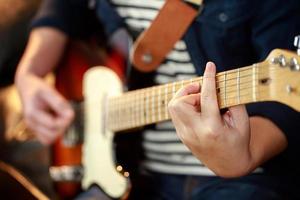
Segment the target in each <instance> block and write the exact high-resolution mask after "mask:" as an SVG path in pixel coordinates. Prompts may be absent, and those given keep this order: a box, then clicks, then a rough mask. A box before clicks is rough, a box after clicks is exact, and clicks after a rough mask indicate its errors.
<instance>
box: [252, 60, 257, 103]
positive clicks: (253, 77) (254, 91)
mask: <svg viewBox="0 0 300 200" xmlns="http://www.w3.org/2000/svg"><path fill="white" fill-rule="evenodd" d="M256 67H257V66H256V65H254V66H253V67H252V70H253V74H252V79H253V83H252V85H253V86H255V78H256V77H255V73H256ZM253 100H254V101H256V87H253Z"/></svg>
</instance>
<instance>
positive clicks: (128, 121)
mask: <svg viewBox="0 0 300 200" xmlns="http://www.w3.org/2000/svg"><path fill="white" fill-rule="evenodd" d="M264 91H265V90H260V91H257V92H256V93H257V94H261V93H264ZM252 94H253V93H252V92H251V93H247V94H245V95H242V96H241V99H243V97H246V98H247V97H250V96H251V97H250V98H247V99H246V100H241V102H240V103H237V102H235V103H232V104H228V105H227V106H225V105H224V107H230V106H232V105H239V104H244V103H249V102H254V101H253V98H252ZM266 97H267V96H266ZM266 97H264V96H262V95H260V98H261V99H265V98H266ZM227 100H228V102H230V101H231V100H236V97H231V98H228V99H227ZM221 106H222V105H221ZM224 107H223V108H224ZM134 111H135V112H136V113H139V114H141V113H142V115H136V114H134V115H132V113H130V112H128V113H126V112H125V113H126V114H124V115H126V117H122V119H121V121H118V120H108V121H115V122H118V124H115V125H114V126H113V127H116V128H122V127H128V128H130V127H133V126H132V124H133V123H134V124H138V126H143V125H147V124H152V123H153V122H158V121H164V120H168V119H170V117H169V114H168V118H167V119H166V118H162V119H161V120H154V121H153V120H151V119H153V116H157V115H158V113H159V112H165V109H162V110H160V111H159V110H158V109H157V108H156V109H155V112H154V113H153V112H152V111H151V110H148V112H147V111H146V110H139V109H137V110H134ZM141 111H143V112H141ZM145 112H146V117H145V116H144V115H143V113H145ZM164 114H165V113H163V116H165V115H164ZM128 115H130V117H128ZM135 116H138V119H139V118H141V117H143V118H144V122H145V123H138V122H137V121H139V120H136V119H137V118H136V117H135ZM111 118H113V117H112V115H111V116H110V118H109V119H111ZM155 118H157V117H155ZM124 123H125V125H124ZM138 126H134V127H138ZM108 127H111V125H108Z"/></svg>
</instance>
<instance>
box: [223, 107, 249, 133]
mask: <svg viewBox="0 0 300 200" xmlns="http://www.w3.org/2000/svg"><path fill="white" fill-rule="evenodd" d="M228 110H229V112H230V116H231V121H232V122H233V126H234V127H236V128H237V129H238V130H239V131H240V132H242V133H244V132H245V130H247V129H248V128H249V116H248V113H247V110H246V107H245V106H244V105H238V106H233V107H230V108H228Z"/></svg>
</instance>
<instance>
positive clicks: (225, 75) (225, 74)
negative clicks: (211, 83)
mask: <svg viewBox="0 0 300 200" xmlns="http://www.w3.org/2000/svg"><path fill="white" fill-rule="evenodd" d="M226 79H227V73H226V72H225V73H224V80H225V81H224V84H225V87H224V102H225V105H226V104H227V101H226V98H227V97H226V89H227V88H226V83H227V82H226Z"/></svg>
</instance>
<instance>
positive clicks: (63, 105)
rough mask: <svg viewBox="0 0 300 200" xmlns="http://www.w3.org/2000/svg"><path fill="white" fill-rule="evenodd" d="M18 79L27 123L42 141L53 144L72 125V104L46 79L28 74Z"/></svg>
mask: <svg viewBox="0 0 300 200" xmlns="http://www.w3.org/2000/svg"><path fill="white" fill-rule="evenodd" d="M20 79H21V80H18V81H17V82H18V84H17V88H18V90H19V93H20V95H21V99H22V104H23V109H24V110H23V114H24V119H25V123H26V125H27V126H28V128H29V129H30V130H31V131H33V133H34V134H35V135H36V136H37V138H38V139H39V141H40V142H42V143H43V144H51V143H53V142H54V140H55V139H56V138H57V137H58V136H60V135H61V134H62V133H64V131H65V130H66V129H67V127H68V126H69V125H70V123H71V121H72V119H73V117H74V112H73V110H72V108H71V106H70V104H69V103H68V102H67V101H66V100H65V99H64V98H63V97H62V96H61V95H60V94H59V93H58V92H57V91H56V90H55V89H54V88H53V87H52V86H51V85H50V84H48V83H47V82H46V81H45V80H44V79H42V78H40V77H37V76H34V75H31V74H30V75H26V76H23V77H22V78H20Z"/></svg>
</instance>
